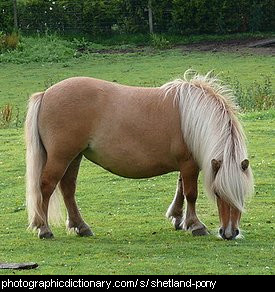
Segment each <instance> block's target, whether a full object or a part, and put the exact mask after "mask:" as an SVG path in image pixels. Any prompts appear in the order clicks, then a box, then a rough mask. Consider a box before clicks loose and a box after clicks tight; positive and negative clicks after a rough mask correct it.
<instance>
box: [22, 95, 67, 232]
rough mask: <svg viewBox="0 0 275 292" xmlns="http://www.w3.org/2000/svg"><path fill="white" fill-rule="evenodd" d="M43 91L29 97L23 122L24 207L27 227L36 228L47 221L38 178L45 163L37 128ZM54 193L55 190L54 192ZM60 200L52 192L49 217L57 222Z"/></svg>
mask: <svg viewBox="0 0 275 292" xmlns="http://www.w3.org/2000/svg"><path fill="white" fill-rule="evenodd" d="M43 95H44V92H38V93H35V94H33V95H32V96H31V97H30V100H29V105H28V111H27V116H26V122H25V140H26V148H27V150H26V207H27V212H28V221H29V228H32V229H33V228H37V227H39V226H40V225H41V224H43V223H45V222H47V218H45V214H44V212H43V209H42V193H41V188H40V178H41V174H42V169H43V167H44V165H45V163H46V159H47V154H46V151H45V148H44V146H43V144H42V141H41V139H40V135H39V130H38V115H39V109H40V105H41V101H42V98H43ZM55 193H56V192H55ZM59 206H60V200H59V199H58V196H56V195H55V194H53V195H52V196H51V199H50V205H49V215H48V217H49V219H51V221H53V222H56V223H57V222H59V221H60V220H61V218H62V215H61V214H62V212H61V208H60V207H59Z"/></svg>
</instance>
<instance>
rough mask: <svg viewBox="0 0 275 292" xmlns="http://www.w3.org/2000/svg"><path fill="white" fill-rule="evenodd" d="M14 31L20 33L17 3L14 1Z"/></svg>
mask: <svg viewBox="0 0 275 292" xmlns="http://www.w3.org/2000/svg"><path fill="white" fill-rule="evenodd" d="M12 2H13V29H14V31H18V16H17V1H16V0H13V1H12Z"/></svg>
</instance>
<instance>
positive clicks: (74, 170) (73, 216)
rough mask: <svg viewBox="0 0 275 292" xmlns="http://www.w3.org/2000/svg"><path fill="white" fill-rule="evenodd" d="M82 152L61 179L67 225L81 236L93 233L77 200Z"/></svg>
mask: <svg viewBox="0 0 275 292" xmlns="http://www.w3.org/2000/svg"><path fill="white" fill-rule="evenodd" d="M81 159H82V154H79V155H78V156H77V157H76V158H75V159H74V160H73V161H72V162H71V163H70V165H69V167H68V168H67V170H66V172H65V174H64V176H63V177H62V179H61V181H60V184H59V186H60V190H61V192H62V195H63V198H64V202H65V205H66V208H67V211H68V219H67V227H68V229H69V230H70V229H74V230H75V231H76V233H77V234H78V235H80V236H90V235H93V232H92V231H91V229H90V227H89V226H88V225H87V224H86V223H85V222H84V220H83V219H82V217H81V215H80V212H79V210H78V207H77V204H76V201H75V189H76V179H77V175H78V170H79V166H80V162H81Z"/></svg>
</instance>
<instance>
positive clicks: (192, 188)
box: [181, 161, 209, 235]
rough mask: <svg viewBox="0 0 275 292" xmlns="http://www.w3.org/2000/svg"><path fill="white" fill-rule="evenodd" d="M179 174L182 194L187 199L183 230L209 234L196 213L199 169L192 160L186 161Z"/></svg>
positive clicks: (194, 233)
mask: <svg viewBox="0 0 275 292" xmlns="http://www.w3.org/2000/svg"><path fill="white" fill-rule="evenodd" d="M181 176H182V179H183V181H182V183H183V190H184V195H185V197H186V201H187V206H186V210H185V218H184V221H183V224H182V227H183V229H184V230H188V231H191V232H192V234H193V235H207V234H209V233H208V231H207V228H206V227H205V225H204V224H203V223H202V222H201V221H200V220H199V218H198V217H197V214H196V200H197V196H198V176H199V169H198V167H197V166H196V164H195V162H194V161H189V162H187V163H186V165H185V167H184V168H183V169H182V170H181Z"/></svg>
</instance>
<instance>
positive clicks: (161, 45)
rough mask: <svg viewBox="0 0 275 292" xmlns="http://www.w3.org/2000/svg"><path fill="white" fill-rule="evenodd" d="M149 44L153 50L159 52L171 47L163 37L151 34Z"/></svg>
mask: <svg viewBox="0 0 275 292" xmlns="http://www.w3.org/2000/svg"><path fill="white" fill-rule="evenodd" d="M150 43H151V46H152V47H153V48H155V49H160V50H163V49H168V48H170V47H171V44H170V42H169V41H168V40H167V39H166V38H165V36H163V35H157V34H152V35H151V40H150Z"/></svg>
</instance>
